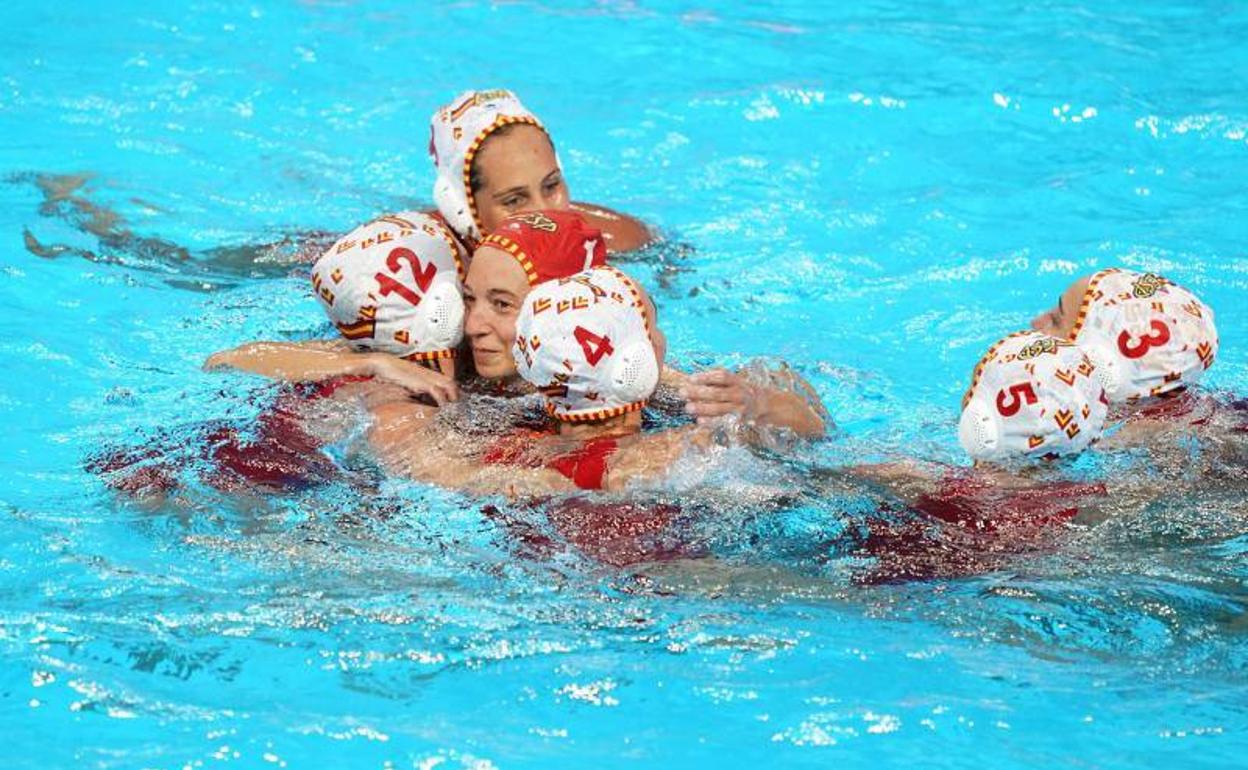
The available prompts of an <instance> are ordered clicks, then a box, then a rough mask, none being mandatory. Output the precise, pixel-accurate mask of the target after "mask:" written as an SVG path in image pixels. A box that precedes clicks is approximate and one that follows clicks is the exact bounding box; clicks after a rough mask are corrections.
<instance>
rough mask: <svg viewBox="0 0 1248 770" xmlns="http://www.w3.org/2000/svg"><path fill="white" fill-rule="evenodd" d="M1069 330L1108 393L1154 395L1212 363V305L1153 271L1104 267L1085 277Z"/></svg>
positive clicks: (1125, 397) (1114, 396) (1119, 397)
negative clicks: (1084, 289)
mask: <svg viewBox="0 0 1248 770" xmlns="http://www.w3.org/2000/svg"><path fill="white" fill-rule="evenodd" d="M1070 338H1071V339H1072V340H1074V341H1075V342H1076V343H1077V344H1078V345H1079V346H1080V347H1082V348H1083V349H1084V350H1085V351H1087V353H1088V356H1089V357H1090V358H1091V359H1092V361H1093V362H1094V363H1095V364H1096V365H1097V368H1098V370H1099V371H1100V373H1101V376H1102V378H1103V381H1104V385H1105V392H1106V393H1108V394H1109V399H1110V401H1113V402H1119V401H1131V400H1134V399H1138V398H1146V397H1149V396H1160V395H1164V394H1166V393H1168V392H1171V391H1174V390H1178V389H1180V388H1183V387H1186V386H1188V385H1191V384H1194V383H1196V382H1198V381H1199V380H1200V378H1201V377H1202V376H1203V375H1204V373H1205V370H1206V369H1208V368H1209V367H1210V366H1213V360H1214V358H1215V357H1216V356H1217V354H1218V330H1217V327H1216V326H1215V325H1214V319H1213V310H1211V309H1210V308H1209V306H1208V305H1205V304H1204V303H1203V302H1201V301H1200V300H1199V299H1197V298H1196V296H1195V295H1193V294H1192V293H1191V292H1190V291H1188V290H1187V289H1184V288H1183V287H1182V286H1179V285H1178V284H1175V283H1173V282H1171V281H1169V280H1168V279H1166V278H1163V277H1161V276H1159V275H1155V274H1153V273H1137V272H1135V271H1133V270H1120V269H1118V268H1111V269H1109V270H1102V271H1101V272H1099V273H1097V274H1096V275H1094V276H1092V278H1091V279H1090V280H1089V281H1088V288H1087V291H1085V292H1084V295H1083V302H1082V303H1081V304H1080V306H1079V315H1078V317H1077V319H1076V321H1075V327H1074V330H1073V331H1072V332H1071V335H1070Z"/></svg>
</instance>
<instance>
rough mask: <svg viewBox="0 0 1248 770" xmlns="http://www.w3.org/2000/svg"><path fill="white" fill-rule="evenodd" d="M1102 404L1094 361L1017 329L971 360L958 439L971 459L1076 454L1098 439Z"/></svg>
mask: <svg viewBox="0 0 1248 770" xmlns="http://www.w3.org/2000/svg"><path fill="white" fill-rule="evenodd" d="M1108 409H1109V400H1108V399H1107V398H1106V396H1105V389H1104V388H1103V387H1102V385H1101V381H1100V379H1099V377H1098V376H1097V373H1096V366H1095V364H1093V363H1092V361H1091V360H1090V359H1089V358H1088V356H1087V355H1085V354H1084V352H1083V351H1082V350H1081V349H1080V348H1078V347H1076V346H1075V344H1074V343H1072V342H1069V341H1067V340H1061V339H1057V338H1056V337H1050V336H1047V335H1045V334H1042V333H1040V332H1034V331H1026V332H1017V333H1015V334H1011V335H1010V336H1008V337H1006V338H1004V339H1002V340H1001V341H999V342H997V343H996V344H995V345H993V346H992V347H990V348H989V349H988V352H987V353H986V354H985V355H984V357H983V358H982V359H980V361H979V363H978V364H977V365H976V366H975V371H974V373H973V375H972V377H971V387H970V389H969V390H967V392H966V395H965V396H964V397H963V398H962V419H961V421H960V422H959V424H958V441H959V442H960V443H961V444H962V448H963V449H965V450H966V451H967V453H968V454H969V455H970V456H971V457H972V458H974V459H976V460H1004V459H1007V458H1010V457H1027V456H1031V457H1040V456H1046V455H1062V454H1075V453H1078V452H1081V451H1083V450H1084V449H1085V448H1086V447H1087V446H1088V445H1089V444H1091V443H1092V442H1093V441H1096V440H1097V439H1098V438H1100V436H1101V431H1102V429H1103V428H1104V425H1105V415H1106V413H1107V412H1108Z"/></svg>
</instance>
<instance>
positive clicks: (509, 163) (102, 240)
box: [15, 90, 652, 291]
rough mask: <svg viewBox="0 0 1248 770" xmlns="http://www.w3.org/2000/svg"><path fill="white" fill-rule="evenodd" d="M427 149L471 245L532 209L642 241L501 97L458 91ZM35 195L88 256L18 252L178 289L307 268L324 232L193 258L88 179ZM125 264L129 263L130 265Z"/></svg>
mask: <svg viewBox="0 0 1248 770" xmlns="http://www.w3.org/2000/svg"><path fill="white" fill-rule="evenodd" d="M430 127H431V128H430V130H431V137H430V141H429V151H430V156H431V159H432V160H433V162H434V169H435V172H436V174H437V181H436V183H435V185H434V201H435V205H436V206H437V210H438V212H440V213H439V216H441V217H443V218H445V220H446V222H447V223H448V224H449V225H450V226H451V227H452V228H453V231H454V232H455V233H456V234H457V236H458V237H459V238H461V239H463V240H464V242H465V243H467V244H469V245H475V243H476V241H477V240H479V239H480V237H481V233H482V232H488V231H489V230H492V229H493V228H494V227H495V226H496V225H497V224H498V223H499V221H501V220H502V219H503V218H504V217H506V216H508V215H509V214H514V213H522V212H525V211H535V210H538V209H568V208H571V209H573V210H575V211H577V212H579V213H580V214H581V215H582V216H584V217H585V218H586V220H587V221H589V223H590V224H591V225H592V226H593V227H595V228H597V229H599V230H601V231H602V233H603V236H604V237H605V238H606V243H607V250H608V251H610V252H621V251H631V250H634V249H637V248H640V247H642V246H644V245H646V244H647V243H649V242H650V241H651V240H652V236H651V234H650V232H649V231H648V230H647V229H646V227H645V225H643V224H642V223H641V222H640V221H638V220H637V219H634V218H633V217H630V216H627V215H625V214H621V213H618V212H615V211H612V210H611V209H608V208H605V207H603V206H597V205H594V204H590V203H581V202H574V201H572V200H571V197H570V194H569V191H568V185H567V182H566V181H565V180H564V177H563V170H562V167H561V166H560V163H559V158H558V156H557V155H556V154H555V148H554V143H553V140H552V139H551V137H550V135H549V134H548V133H547V132H546V129H545V127H544V126H543V125H542V123H541V122H540V121H539V120H538V119H537V117H536V116H535V115H533V113H531V112H529V111H528V110H527V109H525V107H524V106H523V105H522V104H521V103H520V102H519V100H518V99H516V97H515V95H514V94H512V93H511V92H510V91H505V90H493V91H467V92H465V93H463V94H461V95H460V96H459V97H458V98H456V99H455V100H454V101H453V102H451V103H450V104H448V105H446V106H445V107H443V108H441V109H439V110H437V111H436V112H435V113H434V115H433V117H432V119H431V121H430ZM15 179H17V180H18V181H26V180H29V181H31V182H33V183H34V184H35V185H36V186H37V187H38V188H39V190H40V191H41V192H42V193H43V197H44V200H43V203H42V204H41V205H40V208H39V212H40V214H42V215H44V216H51V217H56V218H58V219H61V220H64V221H65V222H67V223H69V224H70V225H72V226H73V227H75V228H76V229H78V230H80V231H82V232H83V233H86V234H88V235H90V236H93V237H94V238H96V239H97V242H98V248H96V249H94V250H92V249H87V248H83V247H81V246H78V245H72V246H71V245H64V244H58V243H48V242H44V241H43V240H41V239H40V238H39V237H38V236H37V235H35V233H34V232H32V231H31V230H29V229H27V230H26V231H25V232H24V233H23V239H24V241H25V245H26V249H27V250H28V251H29V252H30V253H32V254H34V255H36V256H39V257H44V258H49V259H50V258H57V257H61V256H67V255H74V256H79V257H83V258H85V259H88V260H90V261H93V262H105V263H119V264H129V265H131V266H133V267H137V268H139V269H150V267H146V266H147V265H150V264H151V263H158V264H160V265H163V266H165V267H176V268H177V270H178V272H179V277H177V278H171V279H167V280H168V281H169V282H170V283H171V284H173V285H175V286H178V287H179V288H189V289H194V290H200V291H206V290H213V289H219V288H228V287H229V286H232V285H234V281H233V280H232V279H235V278H238V277H256V276H275V277H276V276H284V275H287V274H289V272H290V266H291V265H292V264H299V263H307V262H311V261H312V260H314V259H315V258H316V255H317V254H319V253H321V252H322V251H323V250H324V249H325V247H326V245H327V244H328V243H329V242H330V241H331V240H333V236H332V235H331V234H329V233H326V232H323V231H314V232H304V233H292V234H289V235H286V236H284V237H283V238H281V239H280V240H278V241H276V242H273V243H268V244H264V245H262V246H251V245H243V246H222V247H216V248H212V249H207V250H204V251H201V252H192V251H191V250H189V249H187V248H185V247H183V246H180V245H178V244H176V243H173V242H171V241H168V240H165V239H162V238H159V237H149V236H143V235H140V234H138V233H135V232H134V231H133V230H131V229H130V228H129V227H127V225H126V223H125V221H124V220H123V218H122V217H121V216H120V215H119V214H117V213H116V212H114V211H112V210H110V209H109V208H107V207H105V206H103V205H100V204H98V203H95V202H93V201H92V200H91V199H90V198H88V197H87V196H86V194H85V191H86V188H87V185H88V183H89V182H90V179H91V175H90V174H62V175H57V174H27V175H24V176H20V177H17V178H15ZM131 258H138V261H135V262H131Z"/></svg>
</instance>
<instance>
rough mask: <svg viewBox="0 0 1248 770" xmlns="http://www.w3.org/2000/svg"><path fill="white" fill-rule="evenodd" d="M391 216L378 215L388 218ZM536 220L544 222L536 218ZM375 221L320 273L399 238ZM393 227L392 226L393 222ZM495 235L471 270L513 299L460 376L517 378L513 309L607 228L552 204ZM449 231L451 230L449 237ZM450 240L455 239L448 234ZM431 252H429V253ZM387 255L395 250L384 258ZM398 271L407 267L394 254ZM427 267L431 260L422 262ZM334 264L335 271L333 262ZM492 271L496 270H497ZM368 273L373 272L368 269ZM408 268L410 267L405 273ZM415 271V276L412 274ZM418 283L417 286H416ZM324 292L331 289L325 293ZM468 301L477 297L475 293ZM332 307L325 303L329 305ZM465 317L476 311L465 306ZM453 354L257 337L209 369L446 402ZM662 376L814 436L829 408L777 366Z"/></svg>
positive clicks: (437, 245) (601, 249) (326, 260)
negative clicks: (521, 257)
mask: <svg viewBox="0 0 1248 770" xmlns="http://www.w3.org/2000/svg"><path fill="white" fill-rule="evenodd" d="M422 216H423V215H420V214H418V213H415V212H408V213H405V214H403V215H401V216H400V218H406V219H407V220H408V221H412V222H416V221H418V219H419V218H420V217H422ZM387 219H388V218H383V219H381V220H378V222H380V223H382V224H383V225H384V223H385V222H386V221H387ZM419 221H420V223H421V226H422V228H423V227H425V226H429V227H438V228H441V227H443V226H442V225H441V223H439V222H436V221H432V220H431V219H430V218H429V217H424V218H423V219H419ZM534 222H540V225H539V224H534ZM376 224H377V223H373V224H370V225H368V226H365V228H371V229H358V230H357V231H353V232H352V233H350V234H348V235H347V236H345V237H344V238H343V239H342V240H341V241H339V243H337V244H335V245H334V246H333V247H331V248H330V249H329V250H328V251H327V252H326V254H325V255H324V256H322V258H321V260H319V261H318V262H317V265H316V266H315V267H314V271H313V272H314V275H323V274H326V271H327V270H328V265H329V264H336V261H337V259H338V258H337V255H338V254H339V253H340V251H341V250H344V249H345V250H346V252H345V253H346V254H348V255H349V254H353V253H356V252H355V251H353V250H352V249H353V248H354V246H353V244H362V243H369V241H370V238H371V239H372V240H373V242H372V243H371V244H370V246H371V247H372V248H375V249H382V250H383V252H385V253H389V252H388V251H386V250H388V249H389V248H390V247H391V246H392V244H390V243H389V242H388V241H387V242H385V243H381V244H379V243H377V242H376V238H377V237H378V236H377V234H376V232H374V231H375V229H376V227H375V225H376ZM391 229H394V228H393V226H391ZM496 230H497V232H496V235H498V236H499V238H495V239H494V240H493V241H491V239H490V238H488V237H487V238H486V239H485V241H484V242H483V243H482V245H481V247H480V248H479V249H478V250H477V253H476V255H475V256H474V258H473V259H472V260H471V267H470V268H469V274H470V275H473V276H476V278H475V280H477V281H479V282H484V281H486V280H487V279H488V280H491V281H492V280H494V279H499V280H500V281H501V284H500V285H499V286H497V287H494V288H495V290H496V291H497V292H498V293H500V295H502V294H505V295H506V296H507V298H508V299H507V301H505V302H503V301H498V302H495V301H492V300H491V301H490V302H488V303H486V302H482V303H479V304H478V305H477V310H476V316H475V317H477V318H480V319H485V321H488V323H487V322H485V321H483V324H482V328H483V329H486V330H488V331H489V334H485V335H480V338H479V339H478V338H474V337H473V334H472V332H469V334H468V337H469V343H470V344H469V346H468V347H469V352H471V356H470V357H467V360H466V361H464V363H465V366H462V367H461V368H460V369H459V379H460V381H466V382H473V381H474V380H473V378H472V376H471V374H472V372H470V371H469V370H468V366H467V365H466V364H467V363H469V362H470V363H471V365H472V370H473V372H475V374H476V375H478V376H479V377H480V378H483V379H485V380H489V381H494V382H504V383H505V382H509V381H510V382H515V381H516V372H515V368H514V365H513V362H512V359H511V356H510V354H509V353H508V352H507V351H508V350H509V349H510V345H511V340H512V338H511V335H512V334H513V333H514V321H515V316H516V314H517V313H518V312H519V308H520V301H521V300H522V299H523V297H524V295H525V294H527V293H528V291H529V290H530V288H531V287H532V286H533V285H534V284H536V283H538V282H540V281H541V280H547V279H549V278H553V277H566V276H567V275H570V274H572V273H573V272H576V271H579V270H580V269H582V268H584V267H585V266H586V265H587V264H589V265H590V266H596V265H600V264H603V263H604V261H605V259H606V250H605V243H604V240H603V238H602V237H601V235H600V233H599V232H598V231H597V230H595V229H593V228H590V227H588V226H587V225H586V224H585V223H584V220H583V219H582V218H581V217H580V216H579V215H578V214H576V213H574V212H571V211H566V210H565V211H547V212H538V213H535V214H531V215H514V216H513V217H511V218H509V219H507V220H504V223H503V224H502V225H500V226H499V228H496ZM448 237H449V236H448ZM500 238H501V239H503V240H505V241H506V244H508V245H511V246H514V247H515V248H516V249H521V250H524V251H525V252H526V253H527V254H528V255H530V258H531V259H532V261H533V264H534V265H535V266H536V270H537V272H536V273H533V274H531V275H530V273H529V272H526V270H524V269H522V268H521V267H520V266H519V264H518V263H517V262H516V260H515V259H514V258H513V257H512V256H511V255H510V254H509V253H508V252H507V251H506V250H505V249H506V248H507V246H506V245H504V244H503V243H501V242H500V240H499V239H500ZM451 240H452V241H453V239H451ZM591 245H592V249H591V250H592V251H593V254H594V256H593V259H592V260H590V261H589V262H588V263H587V262H586V259H587V257H586V254H587V253H588V252H587V251H586V249H587V247H590V246H591ZM426 248H428V249H432V250H437V251H438V252H439V253H441V254H442V257H441V258H442V259H444V260H450V259H452V257H453V254H454V253H458V252H455V245H454V243H452V242H445V243H443V242H439V241H436V240H433V239H431V242H430V243H429V244H428V245H427V247H426ZM431 253H432V252H431ZM387 258H388V257H387ZM396 266H397V267H398V268H400V270H401V271H406V270H408V268H409V267H410V266H409V265H406V264H399V263H396ZM421 269H427V268H421ZM328 272H330V273H332V272H333V271H332V270H328ZM495 272H498V273H499V274H498V275H497V276H496V275H494V273H495ZM365 273H366V274H367V277H372V275H373V273H368V271H365ZM376 274H377V275H383V276H385V277H386V279H387V280H390V279H392V278H394V277H396V276H398V275H399V274H400V273H398V272H395V273H393V275H392V274H391V273H389V272H386V271H377V273H376ZM402 274H403V275H407V273H406V272H403V273H402ZM415 277H416V276H415V275H414V274H413V275H411V276H408V278H412V279H414V278H415ZM331 282H332V281H331V279H327V278H322V279H320V284H321V286H322V287H325V286H328V285H329V284H330V283H331ZM382 288H383V287H380V286H378V287H372V286H370V287H369V288H368V291H370V292H375V291H381V290H382ZM416 289H419V286H417V287H416ZM641 294H642V297H643V302H644V303H645V304H646V306H647V308H648V309H649V312H650V313H652V314H653V313H654V312H655V309H654V305H653V303H652V302H651V301H650V299H649V297H648V296H647V295H645V293H644V291H643V292H641ZM318 296H319V297H321V299H322V301H324V295H323V294H319V293H318ZM470 301H471V300H470ZM327 309H328V308H327ZM467 316H468V317H469V318H472V317H474V314H473V311H472V310H471V309H469V310H468V312H467ZM651 328H652V329H654V331H655V334H656V335H657V334H659V332H658V328H657V325H655V324H652V325H651ZM365 343H366V340H362V339H357V340H354V341H353V342H352V347H353V348H354V349H355V350H369V348H368V347H367V345H366V344H365ZM655 347H656V349H657V350H659V351H660V354H661V355H662V354H663V353H664V352H665V347H666V345H665V342H663V341H662V340H660V339H656V340H655ZM449 364H450V362H449V361H446V360H443V361H441V362H440V367H441V369H440V371H432V370H430V369H429V368H426V367H422V366H419V365H414V364H410V363H407V362H403V361H396V360H395V359H394V357H393V356H388V355H386V354H383V353H378V352H376V350H375V349H374V350H373V352H370V353H368V354H367V355H364V356H360V355H358V354H357V353H355V352H352V351H351V350H349V349H347V348H346V347H344V345H343V343H341V342H333V343H281V342H256V343H248V344H246V345H243V346H240V347H239V348H235V349H233V350H229V351H223V352H221V353H217V354H214V355H213V356H211V357H210V358H209V359H208V361H207V362H206V364H205V368H208V369H215V368H225V367H231V368H236V369H242V370H245V371H249V372H252V373H255V374H261V375H264V376H268V377H274V378H277V379H285V380H290V381H319V380H324V379H331V378H335V377H339V376H358V375H367V376H372V377H375V378H378V379H383V380H386V381H388V382H392V383H396V384H398V385H401V386H403V387H405V388H407V389H408V390H409V391H411V392H412V393H413V394H416V395H425V396H429V397H431V398H433V399H434V400H435V401H436V402H437V403H438V404H444V403H446V402H448V401H453V400H455V399H456V398H458V395H459V386H458V385H457V384H456V381H455V380H454V379H452V378H451V376H450V366H449ZM664 378H665V380H667V381H669V382H670V383H671V384H673V385H675V386H677V387H679V388H680V389H681V392H682V395H683V397H684V398H685V400H686V406H685V409H686V411H687V412H688V413H689V414H690V415H692V416H693V417H695V418H697V419H699V420H702V421H706V420H710V419H712V418H715V417H719V416H723V415H729V414H735V415H738V416H739V417H741V418H742V420H743V421H744V422H747V423H750V424H754V425H760V426H771V427H780V428H789V429H791V430H793V431H794V432H795V433H797V434H798V435H800V436H806V437H817V436H821V435H822V434H823V432H824V430H825V421H826V413H825V412H823V410H822V405H820V404H819V403H818V399H817V397H815V396H814V395H813V392H812V391H811V390H810V388H809V386H808V385H806V384H805V382H804V381H802V380H801V379H800V378H798V377H797V376H796V375H795V374H792V373H791V372H779V373H776V375H775V376H774V377H772V378H771V381H770V382H769V383H766V384H760V383H755V382H752V381H750V380H747V378H746V377H744V376H742V375H741V374H738V373H733V372H728V371H725V370H711V371H707V372H699V373H696V374H692V375H683V374H681V373H679V372H674V371H672V370H671V369H664Z"/></svg>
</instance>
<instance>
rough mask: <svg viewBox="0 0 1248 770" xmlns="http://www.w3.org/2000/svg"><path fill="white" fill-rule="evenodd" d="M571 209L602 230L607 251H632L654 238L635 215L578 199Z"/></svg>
mask: <svg viewBox="0 0 1248 770" xmlns="http://www.w3.org/2000/svg"><path fill="white" fill-rule="evenodd" d="M572 209H573V210H575V211H576V212H578V213H579V214H581V216H583V217H585V219H586V221H588V222H589V224H590V225H592V226H593V227H596V228H598V229H599V230H601V231H602V234H603V237H605V238H606V240H607V251H611V252H620V251H632V250H633V249H640V248H641V247H642V246H645V245H646V244H647V243H649V242H650V241H652V240H654V235H653V234H651V232H650V230H649V229H648V228H647V227H646V226H645V224H643V223H642V221H641V220H640V219H636V218H635V217H630V216H629V215H627V214H621V213H620V212H618V211H612V210H611V209H609V208H606V207H605V206H599V205H597V204H593V203H582V202H580V201H574V202H573V203H572Z"/></svg>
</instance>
